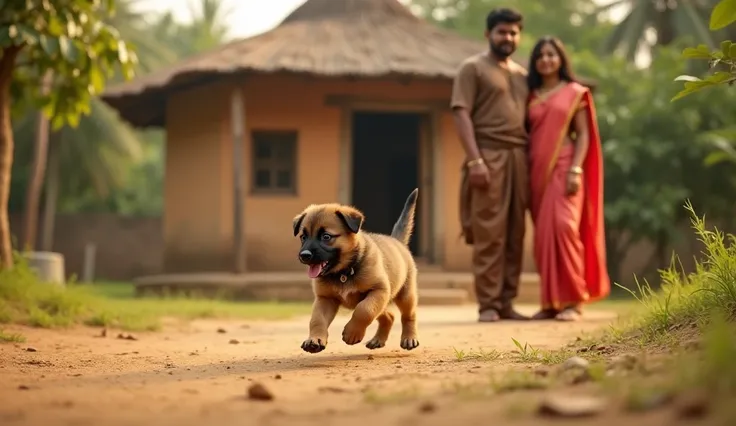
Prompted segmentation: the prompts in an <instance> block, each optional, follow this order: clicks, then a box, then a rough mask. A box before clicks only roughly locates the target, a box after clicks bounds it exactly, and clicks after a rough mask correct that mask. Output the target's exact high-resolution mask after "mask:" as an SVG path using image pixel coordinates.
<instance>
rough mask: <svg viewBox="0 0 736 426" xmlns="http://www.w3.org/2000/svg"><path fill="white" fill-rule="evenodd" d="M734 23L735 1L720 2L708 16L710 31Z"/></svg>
mask: <svg viewBox="0 0 736 426" xmlns="http://www.w3.org/2000/svg"><path fill="white" fill-rule="evenodd" d="M734 21H736V0H721V1H720V2H719V3H718V4H716V6H715V7H714V8H713V12H711V14H710V30H711V31H715V30H720V29H721V28H723V27H726V26H728V25H730V24H732V23H733V22H734Z"/></svg>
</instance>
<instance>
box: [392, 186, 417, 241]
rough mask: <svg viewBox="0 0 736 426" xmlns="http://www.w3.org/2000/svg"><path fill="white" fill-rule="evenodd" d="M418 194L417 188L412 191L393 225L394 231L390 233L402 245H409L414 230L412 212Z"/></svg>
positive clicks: (414, 208)
mask: <svg viewBox="0 0 736 426" xmlns="http://www.w3.org/2000/svg"><path fill="white" fill-rule="evenodd" d="M418 194H419V188H416V189H414V190H413V191H412V192H411V194H409V198H407V199H406V203H404V210H402V211H401V215H399V220H397V221H396V223H395V224H394V229H393V230H392V231H391V236H392V237H394V238H396V239H397V240H399V241H401V242H402V243H404V244H405V245H406V244H409V239H410V238H411V233H412V231H413V230H414V211H415V210H416V207H417V195H418Z"/></svg>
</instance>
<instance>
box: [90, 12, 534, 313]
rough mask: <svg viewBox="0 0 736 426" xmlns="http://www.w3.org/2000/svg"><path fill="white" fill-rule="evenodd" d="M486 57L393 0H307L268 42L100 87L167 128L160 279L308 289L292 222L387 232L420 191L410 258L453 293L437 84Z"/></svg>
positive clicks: (455, 247)
mask: <svg viewBox="0 0 736 426" xmlns="http://www.w3.org/2000/svg"><path fill="white" fill-rule="evenodd" d="M479 19H480V20H481V21H482V17H479ZM480 26H481V27H482V23H481V25H480ZM486 49H487V46H486V45H485V43H484V42H482V41H480V40H470V39H467V38H464V37H461V36H459V35H457V34H455V33H453V32H450V31H448V30H444V29H441V28H438V27H437V26H435V25H433V24H430V23H428V22H425V21H423V20H421V19H420V18H418V17H416V16H414V15H413V14H412V13H411V12H410V11H409V10H408V9H407V8H406V7H404V6H403V5H402V4H401V3H399V1H397V0H307V1H306V2H305V3H304V4H303V5H302V6H301V7H299V8H298V9H296V10H295V11H294V12H293V13H292V14H291V15H289V16H288V17H287V18H286V19H284V21H283V22H282V23H281V24H280V25H279V26H277V27H276V28H274V29H273V30H271V31H268V32H266V33H264V34H261V35H258V36H255V37H251V38H248V39H245V40H240V41H235V42H232V43H229V44H227V45H226V46H223V47H221V48H219V49H217V50H214V51H211V52H206V53H203V54H201V55H198V56H196V57H193V58H189V59H187V60H185V61H182V62H180V63H178V64H175V65H173V66H171V67H169V68H167V69H163V70H161V71H158V72H155V73H152V74H150V75H145V76H141V77H138V78H136V79H135V80H133V81H131V82H128V83H125V84H122V85H119V86H117V87H111V88H110V89H109V90H108V91H107V93H105V95H104V99H105V100H106V101H107V102H108V103H109V104H110V105H111V106H113V107H114V108H115V109H117V110H118V111H119V112H120V114H121V115H122V117H123V118H124V119H125V120H127V121H128V122H130V123H132V124H133V125H135V126H137V127H146V126H160V127H164V128H165V129H166V153H165V155H166V160H165V161H166V166H165V173H166V175H165V187H164V188H165V189H164V213H163V230H162V233H163V240H164V247H165V248H164V250H165V251H164V254H163V265H162V272H165V273H170V274H177V273H186V274H192V273H198V272H206V273H207V274H209V273H211V272H217V271H223V272H230V271H233V272H236V273H238V274H242V273H243V271H244V270H245V271H248V272H249V273H251V272H259V273H267V274H268V273H272V272H274V273H275V272H278V273H279V274H282V273H284V272H286V271H294V272H295V273H296V272H297V271H298V273H296V278H293V277H294V274H292V275H290V277H292V278H288V279H287V278H283V276H281V275H278V274H274V276H270V277H269V278H268V280H267V281H268V283H269V284H268V285H267V286H266V287H264V288H267V289H268V291H269V292H271V293H269V294H271V297H281V295H279V294H277V292H278V291H279V290H277V288H284V287H283V286H282V287H279V286H277V285H276V283H277V282H281V281H283V280H286V281H289V280H291V281H289V282H290V283H291V284H293V287H289V288H293V289H298V291H299V292H301V293H299V294H302V293H304V292H305V291H306V292H307V293H308V289H309V287H308V283H307V281H308V280H307V278H306V275H305V274H304V273H303V272H304V271H303V265H301V264H300V263H299V262H298V261H295V257H296V255H295V251H294V250H297V249H298V247H297V246H295V243H298V241H296V240H295V238H294V236H293V234H292V232H291V231H292V229H291V224H292V219H293V217H294V215H295V214H297V213H298V212H299V211H301V210H302V209H303V208H304V207H305V206H306V205H309V204H311V203H321V202H334V201H339V202H341V203H347V204H353V205H355V206H357V207H358V208H360V209H361V210H362V211H363V212H364V213H365V214H366V217H367V218H368V219H367V222H366V229H367V230H371V231H377V232H390V231H391V228H392V226H393V222H394V221H395V220H396V217H397V216H398V215H399V213H400V212H401V209H402V207H403V203H404V201H405V200H406V196H407V195H408V194H409V193H410V192H411V191H412V190H413V189H414V188H417V187H419V188H420V196H419V205H418V207H417V211H416V224H417V225H416V229H415V233H414V235H413V237H412V241H411V242H410V249H411V250H412V252H413V253H414V254H415V258H416V259H417V262H418V264H419V265H420V267H421V268H424V267H429V268H430V270H434V271H435V272H437V273H439V272H441V271H443V270H445V271H452V272H453V273H452V274H449V275H446V276H445V275H443V277H449V278H448V280H449V281H448V285H449V286H456V285H457V283H458V274H457V273H456V272H462V271H468V270H469V268H470V259H471V258H472V253H471V251H470V248H469V247H468V246H466V245H465V244H463V243H462V241H461V240H460V239H459V238H457V236H458V235H459V234H460V227H459V226H460V221H459V218H458V211H457V208H456V205H457V204H456V202H455V200H457V199H458V197H459V195H458V193H459V192H458V190H459V188H460V165H461V164H462V163H463V159H464V155H465V154H464V153H463V150H462V146H461V143H460V141H459V139H458V137H457V133H456V131H455V127H454V125H453V118H452V112H451V110H450V107H449V105H450V96H451V92H452V77H453V76H454V75H455V72H456V70H457V68H458V66H459V65H460V63H461V62H462V61H463V60H464V59H466V58H467V57H469V56H471V55H474V54H477V53H478V52H483V51H485V50H486ZM526 267H527V269H528V268H529V265H528V262H527V265H526ZM438 271H439V272H438ZM228 276H229V275H228ZM463 276H465V275H463ZM279 277H281V278H279ZM425 277H426V275H425ZM197 279H202V280H204V278H202V277H199V278H197ZM425 279H426V278H425ZM443 279H444V278H443ZM167 280H168V278H166V279H165V278H161V279H158V278H157V279H156V280H153V281H151V282H155V283H158V284H151V285H160V283H161V282H166V281H167ZM280 280H281V281H280ZM461 280H463V282H465V283H467V285H468V286H469V287H468V288H470V287H472V276H470V274H467V276H465V278H462V279H461ZM169 281H172V282H173V281H177V282H179V283H181V280H180V277H179V276H176V277H174V278H171V279H170V280H169ZM142 282H143V281H141V283H142ZM426 283H427V282H426V281H424V282H423V284H422V285H427V284H426ZM443 283H444V281H443ZM282 284H284V285H286V284H288V283H285V282H282ZM291 284H289V285H291ZM141 285H144V284H141ZM438 285H440V284H438ZM442 285H444V284H442ZM440 286H441V285H440ZM305 289H306V290H305ZM246 290H247V289H246ZM246 290H243V291H244V292H245V293H247V294H251V293H248V291H249V290H248V291H246ZM426 290H427V289H423V290H422V291H423V293H422V294H423V295H422V296H421V297H422V300H427V297H428V296H427V293H426ZM295 291H297V290H295ZM453 291H458V292H464V290H457V289H456V290H453ZM307 296H311V294H308V295H307ZM462 298H465V295H463V296H462Z"/></svg>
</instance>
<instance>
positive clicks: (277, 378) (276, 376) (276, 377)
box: [273, 374, 281, 380]
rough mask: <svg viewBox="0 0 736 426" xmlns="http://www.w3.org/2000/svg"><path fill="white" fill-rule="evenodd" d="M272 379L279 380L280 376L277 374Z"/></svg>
mask: <svg viewBox="0 0 736 426" xmlns="http://www.w3.org/2000/svg"><path fill="white" fill-rule="evenodd" d="M273 378H274V379H276V380H281V374H277V375H275V376H274V377H273Z"/></svg>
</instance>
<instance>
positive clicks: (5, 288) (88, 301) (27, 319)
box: [0, 255, 310, 331]
mask: <svg viewBox="0 0 736 426" xmlns="http://www.w3.org/2000/svg"><path fill="white" fill-rule="evenodd" d="M309 309H310V305H309V304H306V303H276V302H236V301H227V300H218V299H201V298H196V297H186V296H165V297H146V298H136V297H135V294H134V288H133V286H132V285H130V284H123V283H109V284H100V285H92V284H84V285H82V284H77V283H74V282H71V283H68V284H67V285H66V286H57V285H53V284H48V283H43V282H40V281H39V280H38V278H37V277H36V275H35V274H34V272H33V271H32V270H31V268H29V266H28V264H27V263H26V261H25V260H24V259H23V258H22V257H21V256H18V255H16V265H15V267H14V268H13V269H12V270H3V271H0V323H17V324H24V325H30V326H34V327H43V328H53V327H66V326H70V325H75V324H85V325H90V326H100V327H103V326H104V327H115V328H121V329H124V330H128V331H145V330H150V331H153V330H157V329H159V328H160V327H161V320H162V319H163V318H165V317H171V318H178V319H184V320H192V319H198V318H243V319H264V320H271V319H283V318H288V317H291V316H294V315H300V314H307V313H308V312H309Z"/></svg>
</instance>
